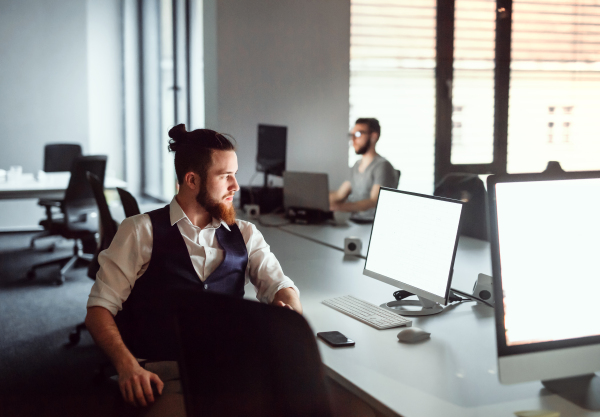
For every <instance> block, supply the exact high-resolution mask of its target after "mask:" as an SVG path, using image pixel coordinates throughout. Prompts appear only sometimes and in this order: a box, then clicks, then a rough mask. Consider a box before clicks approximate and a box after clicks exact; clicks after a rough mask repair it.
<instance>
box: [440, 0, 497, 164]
mask: <svg viewBox="0 0 600 417" xmlns="http://www.w3.org/2000/svg"><path fill="white" fill-rule="evenodd" d="M454 19H455V23H454V68H453V78H454V80H453V83H452V154H451V162H452V163H453V164H485V163H491V162H492V160H493V153H494V53H495V31H496V20H495V19H496V2H495V1H490V0H455V17H454Z"/></svg>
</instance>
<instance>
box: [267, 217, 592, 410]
mask: <svg viewBox="0 0 600 417" xmlns="http://www.w3.org/2000/svg"><path fill="white" fill-rule="evenodd" d="M258 227H259V229H260V230H261V231H262V232H263V234H264V235H265V238H266V240H267V242H268V243H269V244H270V246H271V249H272V250H273V252H274V253H275V255H276V256H277V258H278V259H279V261H280V262H281V264H282V267H283V269H284V272H285V273H286V275H288V276H290V277H291V278H292V279H293V280H294V282H295V283H296V285H297V286H298V287H299V288H300V291H301V300H302V304H303V307H304V315H305V317H306V318H307V320H308V321H309V323H310V325H311V327H312V329H313V331H314V332H315V333H316V332H321V331H332V330H337V331H340V332H342V333H344V334H345V335H346V336H348V337H350V338H351V339H354V340H355V341H356V346H355V347H352V348H337V349H335V348H331V347H329V346H328V345H326V344H324V343H322V342H321V341H318V345H319V349H320V352H321V357H322V359H323V363H324V364H325V366H326V371H327V372H328V374H329V375H330V376H331V377H332V378H334V379H335V380H336V381H338V382H339V383H340V384H341V385H343V386H345V387H346V388H347V389H349V390H350V391H352V392H353V393H354V394H356V395H357V396H359V397H361V398H362V399H363V400H365V401H366V402H367V403H369V404H371V405H372V406H373V407H374V408H375V409H377V410H378V411H380V412H381V413H383V414H386V415H403V416H408V417H411V416H460V417H469V416H486V417H487V416H513V415H514V414H513V413H514V412H515V411H520V410H535V409H549V410H555V411H560V412H561V413H562V414H561V415H562V416H563V417H565V416H592V415H594V416H598V415H600V413H591V412H588V411H586V410H583V409H580V408H578V407H577V406H575V405H573V404H571V403H569V402H567V401H565V400H563V399H562V398H560V397H558V396H556V395H549V394H547V393H546V392H545V391H543V387H542V385H541V383H540V382H531V383H525V384H518V385H512V386H504V385H501V384H500V382H499V381H498V376H497V374H496V372H497V361H496V347H495V335H494V317H493V311H492V310H491V309H490V308H489V307H485V306H480V305H476V304H475V303H472V302H469V303H463V304H460V305H456V306H452V307H450V308H448V309H447V310H446V311H444V312H443V313H441V314H439V315H436V316H430V317H423V318H416V319H414V320H413V325H415V326H418V327H421V328H424V329H426V330H427V331H430V332H431V333H432V336H431V339H430V340H429V341H426V342H424V343H421V344H417V345H407V344H402V343H399V342H398V340H397V338H396V334H397V333H398V331H399V329H390V330H376V329H374V328H372V327H370V326H367V325H366V324H363V323H361V322H359V321H357V320H355V319H352V318H350V317H348V316H346V315H344V314H342V313H339V312H337V311H335V310H333V309H331V308H329V307H327V306H325V305H323V304H322V303H321V302H322V301H323V300H324V299H326V298H330V297H335V296H339V295H345V294H352V295H355V296H357V297H360V298H362V299H364V300H367V301H370V302H372V303H374V304H380V303H382V302H385V301H389V300H391V299H392V292H393V291H394V290H395V288H394V287H392V286H389V285H387V284H384V283H382V282H379V281H377V280H374V279H371V278H369V277H366V276H363V275H362V269H363V266H364V260H363V259H359V258H355V257H344V255H343V253H341V252H340V251H338V250H335V249H332V248H330V247H327V246H323V245H320V244H317V243H315V242H312V241H309V240H306V239H304V238H301V237H298V236H294V235H291V234H289V233H286V232H284V231H282V230H279V229H277V228H267V227H261V226H260V225H259V226H258ZM286 227H287V226H286ZM310 227H311V228H312V226H310ZM317 228H318V226H317ZM304 230H309V229H304ZM313 230H314V232H315V233H316V234H317V235H318V234H319V233H320V234H321V235H324V234H327V235H328V236H327V237H328V238H331V239H337V237H335V235H336V233H337V232H335V231H333V232H332V233H331V235H329V234H328V233H325V232H324V231H323V230H328V229H327V228H324V229H322V230H321V231H320V232H318V231H317V230H316V229H314V228H313ZM313 237H314V235H313ZM488 245H489V244H488V243H486V242H483V241H478V240H476V239H471V238H461V240H460V243H459V248H458V252H457V256H456V262H455V273H454V279H453V284H452V286H453V287H455V288H457V289H461V290H465V291H469V290H470V289H471V288H472V286H473V283H474V282H475V280H476V278H477V274H478V273H480V272H483V273H487V274H490V273H491V262H490V254H489V246H488Z"/></svg>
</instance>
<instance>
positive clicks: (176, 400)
mask: <svg viewBox="0 0 600 417" xmlns="http://www.w3.org/2000/svg"><path fill="white" fill-rule="evenodd" d="M169 136H170V137H171V138H172V139H171V140H170V142H169V149H170V150H171V151H174V152H175V171H176V173H177V180H178V183H179V192H178V194H177V195H176V196H175V197H174V198H173V200H172V201H171V203H170V204H169V205H167V206H165V207H164V208H162V209H158V210H154V211H151V212H149V213H146V214H140V215H138V216H133V217H131V218H128V219H125V220H124V221H123V223H121V225H120V227H119V229H118V231H117V234H116V236H115V238H114V240H113V242H112V244H111V246H110V247H109V248H108V249H107V250H106V251H104V252H102V253H101V254H100V256H99V263H100V271H99V272H98V275H97V279H96V282H95V283H94V285H93V287H92V290H91V292H90V296H89V300H88V304H87V306H88V313H87V317H86V325H87V328H88V329H89V331H90V333H91V335H92V337H93V338H94V340H95V342H96V343H97V344H98V345H99V346H100V347H101V348H102V349H103V350H104V352H105V353H106V354H107V355H108V357H109V358H110V359H111V361H112V363H113V364H114V366H115V368H116V370H117V372H118V374H119V387H120V389H121V393H122V395H123V398H124V399H125V400H126V401H127V402H129V403H130V404H133V405H141V406H146V405H148V404H151V403H154V402H155V396H154V394H153V392H152V385H151V384H154V385H155V386H156V389H157V391H158V393H159V394H162V395H161V396H160V397H157V398H156V400H157V401H156V403H155V404H154V406H153V407H151V408H150V409H149V414H148V415H179V414H177V413H174V410H180V411H179V413H180V414H181V415H185V412H184V405H183V396H182V394H181V386H180V383H179V374H178V369H177V364H176V362H173V361H174V360H175V358H174V357H173V356H174V355H173V353H172V352H171V351H170V350H169V346H166V347H165V346H161V343H163V342H164V341H169V340H173V339H174V334H173V333H172V332H173V329H172V328H170V327H168V326H166V325H165V324H164V323H162V322H161V320H160V319H161V317H160V307H161V306H163V305H164V303H165V298H166V294H169V292H170V291H173V290H176V291H186V292H187V293H190V292H194V291H212V292H217V293H222V294H227V295H230V296H233V297H238V298H242V297H243V295H244V286H245V284H246V283H248V282H252V283H253V284H254V286H255V288H256V291H257V298H258V299H259V300H260V301H261V302H264V303H270V304H273V305H276V306H281V307H287V308H291V309H293V310H296V311H297V312H299V313H302V306H301V304H300V300H299V296H298V294H299V291H298V289H297V288H296V287H295V286H294V284H293V282H292V281H291V280H290V279H289V278H288V277H286V276H285V275H284V274H283V271H282V270H281V266H280V264H279V262H278V261H277V259H276V258H275V256H274V255H273V253H271V251H270V248H269V245H267V243H266V242H265V240H264V238H263V236H262V234H261V233H260V232H259V231H258V230H257V229H256V227H255V226H254V225H253V224H251V223H249V222H246V221H242V220H237V219H236V218H235V210H234V208H233V204H232V202H233V195H234V193H235V192H236V191H237V190H238V189H239V186H238V183H237V181H236V179H235V174H236V172H237V170H238V163H237V156H236V153H235V148H234V145H233V144H232V143H231V142H230V141H229V139H227V138H226V137H225V136H223V135H221V134H219V133H217V132H215V131H212V130H208V129H198V130H194V131H192V132H187V131H186V130H185V126H184V125H178V126H175V127H174V128H172V129H171V130H170V131H169ZM225 254H227V262H223V260H224V259H225ZM190 261H191V262H190ZM188 291H189V292H188ZM155 306H156V309H155V308H154V307H155ZM148 307H150V308H148ZM154 310H156V312H155V311H154ZM141 312H142V313H141ZM134 333H135V335H136V336H135V337H131V334H134ZM124 340H125V342H127V345H126V344H125V342H124ZM134 347H135V348H134ZM130 349H131V350H133V351H134V352H136V351H137V352H144V354H145V355H147V356H145V357H144V359H149V358H150V357H151V356H156V357H158V360H159V361H158V362H154V363H149V364H147V365H146V366H145V368H144V367H142V366H140V364H139V362H138V360H137V359H136V357H135V356H134V355H133V354H132V353H131V351H130ZM201 350H202V348H201V346H199V352H201ZM138 355H141V354H138ZM154 359H156V358H154ZM163 389H164V392H163Z"/></svg>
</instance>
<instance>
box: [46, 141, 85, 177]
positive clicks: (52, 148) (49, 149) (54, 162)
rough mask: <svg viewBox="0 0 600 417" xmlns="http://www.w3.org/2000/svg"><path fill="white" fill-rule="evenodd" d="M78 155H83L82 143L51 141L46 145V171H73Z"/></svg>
mask: <svg viewBox="0 0 600 417" xmlns="http://www.w3.org/2000/svg"><path fill="white" fill-rule="evenodd" d="M78 156H81V145H79V144H77V143H49V144H47V145H46V146H45V147H44V171H46V172H60V171H71V166H72V165H73V161H74V160H75V158H77V157H78Z"/></svg>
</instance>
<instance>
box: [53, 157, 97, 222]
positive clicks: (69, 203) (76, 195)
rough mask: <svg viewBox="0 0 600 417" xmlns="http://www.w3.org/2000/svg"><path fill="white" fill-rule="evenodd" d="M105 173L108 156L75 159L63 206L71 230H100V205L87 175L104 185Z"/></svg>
mask: <svg viewBox="0 0 600 417" xmlns="http://www.w3.org/2000/svg"><path fill="white" fill-rule="evenodd" d="M105 171H106V155H93V156H78V157H77V158H75V161H74V162H73V167H72V168H71V178H70V180H69V185H68V186H67V190H66V191H65V198H64V200H63V204H62V210H63V212H64V214H65V221H66V223H67V226H68V227H69V228H70V229H77V230H89V231H94V232H95V231H97V230H98V218H97V216H98V205H97V204H96V198H95V196H94V191H93V190H92V187H91V186H90V183H89V181H88V179H87V176H86V174H87V172H91V173H92V174H94V175H96V176H97V177H98V179H99V180H100V183H101V184H104V173H105Z"/></svg>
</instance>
